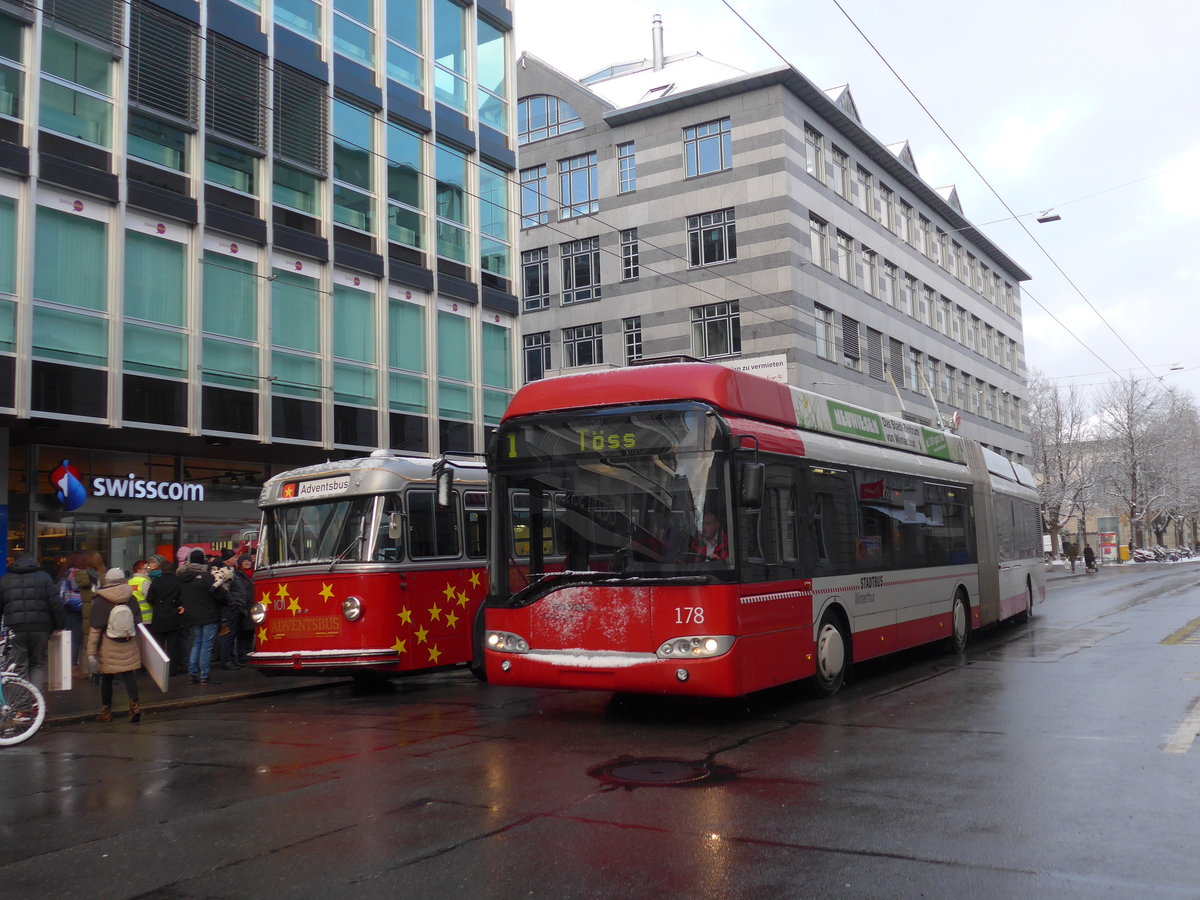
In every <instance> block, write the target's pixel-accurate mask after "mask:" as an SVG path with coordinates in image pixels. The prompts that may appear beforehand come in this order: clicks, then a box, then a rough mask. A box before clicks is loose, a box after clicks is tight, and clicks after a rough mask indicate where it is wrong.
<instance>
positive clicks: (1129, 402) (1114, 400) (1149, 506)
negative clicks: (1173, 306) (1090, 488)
mask: <svg viewBox="0 0 1200 900" xmlns="http://www.w3.org/2000/svg"><path fill="white" fill-rule="evenodd" d="M1167 401H1168V394H1167V392H1166V390H1165V389H1164V388H1163V387H1162V384H1161V383H1160V382H1159V381H1158V380H1157V379H1144V378H1138V377H1137V376H1130V377H1129V378H1127V379H1124V380H1122V381H1115V382H1112V383H1110V384H1109V385H1108V386H1107V387H1105V388H1104V389H1103V390H1102V391H1101V394H1100V398H1099V411H1098V413H1097V419H1098V421H1099V423H1100V430H1101V431H1100V438H1101V440H1102V442H1103V454H1102V466H1103V471H1104V476H1103V484H1104V488H1105V490H1106V491H1107V493H1108V494H1109V495H1110V496H1112V497H1113V498H1114V499H1116V500H1117V501H1118V502H1119V503H1120V504H1121V505H1122V506H1123V507H1124V508H1125V510H1126V511H1127V513H1128V515H1129V527H1130V531H1131V534H1130V541H1129V549H1130V552H1131V553H1132V552H1133V549H1134V547H1144V546H1145V542H1146V532H1145V529H1146V525H1147V524H1149V523H1150V521H1151V520H1152V513H1153V511H1154V510H1155V508H1156V507H1157V506H1158V504H1159V501H1160V500H1162V499H1163V497H1164V496H1165V495H1166V493H1167V489H1166V485H1167V482H1168V473H1167V472H1166V471H1165V468H1166V467H1165V464H1164V463H1165V455H1164V451H1165V449H1166V446H1167V444H1168V443H1169V440H1170V438H1169V428H1166V427H1164V424H1165V423H1164V418H1165V417H1164V412H1165V411H1166V408H1167V406H1168V402H1167Z"/></svg>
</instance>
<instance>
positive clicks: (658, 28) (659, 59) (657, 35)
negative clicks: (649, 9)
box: [652, 13, 663, 72]
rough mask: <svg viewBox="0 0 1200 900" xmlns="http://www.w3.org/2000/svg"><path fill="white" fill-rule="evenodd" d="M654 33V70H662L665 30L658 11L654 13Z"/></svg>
mask: <svg viewBox="0 0 1200 900" xmlns="http://www.w3.org/2000/svg"><path fill="white" fill-rule="evenodd" d="M652 34H653V35H654V71H655V72H661V71H662V68H663V32H662V16H661V15H659V14H658V13H655V14H654V22H653V28H652Z"/></svg>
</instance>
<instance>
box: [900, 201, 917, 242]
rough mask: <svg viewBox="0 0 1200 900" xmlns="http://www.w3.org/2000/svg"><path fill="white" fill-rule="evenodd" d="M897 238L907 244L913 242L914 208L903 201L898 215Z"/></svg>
mask: <svg viewBox="0 0 1200 900" xmlns="http://www.w3.org/2000/svg"><path fill="white" fill-rule="evenodd" d="M896 236H897V237H898V238H900V240H902V241H904V242H905V243H906V244H911V243H912V242H913V208H912V204H911V203H906V202H905V201H903V200H901V201H900V207H899V212H898V213H897V214H896Z"/></svg>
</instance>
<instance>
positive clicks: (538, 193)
mask: <svg viewBox="0 0 1200 900" xmlns="http://www.w3.org/2000/svg"><path fill="white" fill-rule="evenodd" d="M548 191H549V187H548V185H547V182H546V167H545V166H533V167H532V168H529V169H522V170H521V227H522V228H532V227H533V226H534V225H545V224H546V223H547V222H549V221H550V215H549V210H550V197H549V195H548Z"/></svg>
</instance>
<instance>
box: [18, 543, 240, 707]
mask: <svg viewBox="0 0 1200 900" xmlns="http://www.w3.org/2000/svg"><path fill="white" fill-rule="evenodd" d="M253 575H254V556H253V551H250V552H249V553H246V554H243V555H241V556H238V555H237V554H235V553H234V551H232V550H222V551H221V552H220V553H219V554H215V555H209V554H206V553H205V552H204V551H203V550H201V549H189V548H187V547H181V548H180V549H179V551H178V553H177V554H176V557H175V559H174V560H171V559H167V558H166V557H164V556H162V555H159V554H154V555H152V556H150V557H148V558H147V559H144V560H138V561H137V562H135V563H134V564H133V569H132V571H131V572H130V573H126V572H125V571H124V570H123V569H120V568H107V567H106V566H105V564H104V558H103V556H102V555H101V554H100V553H98V552H90V553H87V552H82V551H78V552H73V553H70V554H68V555H67V557H66V558H65V559H64V560H63V561H62V562H61V564H58V565H55V564H54V562H53V561H52V560H47V561H45V562H44V563H43V564H42V565H38V563H37V562H35V561H34V559H33V558H32V557H31V556H29V555H28V554H20V555H18V556H17V557H16V558H15V559H14V560H13V561H12V564H11V565H10V566H9V569H8V572H7V573H6V574H5V575H4V576H3V577H0V620H2V622H3V627H4V628H5V629H7V632H8V636H9V646H10V652H11V660H12V664H13V665H14V667H15V669H16V671H17V673H18V674H20V675H22V676H23V677H25V678H28V679H29V680H31V681H32V682H33V683H34V684H36V685H37V686H38V687H39V688H41V689H42V690H45V688H46V681H47V662H48V656H49V648H50V642H51V640H56V639H59V638H58V635H59V634H60V633H63V632H66V633H67V634H68V635H69V642H68V646H69V648H70V650H69V653H70V665H71V666H72V670H73V671H72V675H73V677H74V678H83V679H86V678H91V679H93V680H94V681H95V682H96V683H97V684H98V685H99V687H100V712H99V714H98V715H97V716H96V720H97V721H98V722H111V721H112V705H113V685H114V682H115V681H116V680H117V678H118V677H119V678H120V680H121V682H122V684H123V685H124V688H125V691H126V694H127V695H128V697H129V720H130V721H131V722H137V721H139V720H140V719H141V707H140V705H139V696H138V681H137V677H136V676H137V672H138V671H139V670H141V669H142V668H143V665H144V661H143V659H142V656H141V649H140V645H139V642H138V640H137V626H138V624H145V625H146V627H147V629H148V630H149V632H150V635H151V636H152V637H153V638H154V641H155V642H156V643H157V644H158V646H159V647H160V648H161V649H162V651H163V653H164V654H165V655H166V657H167V658H168V659H169V660H170V663H169V666H170V668H169V674H170V675H184V674H186V675H187V676H188V680H189V681H190V682H191V683H193V684H211V683H213V681H214V680H213V678H212V668H213V665H214V662H215V663H217V664H219V665H221V666H223V667H225V668H227V669H236V668H240V667H241V666H243V665H245V664H246V662H247V654H249V653H250V651H251V650H252V649H253V647H254V623H253V620H252V619H251V618H250V607H251V604H252V603H253V599H254V591H253V580H252V579H253ZM85 628H86V630H85ZM62 640H66V639H62Z"/></svg>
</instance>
